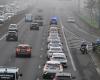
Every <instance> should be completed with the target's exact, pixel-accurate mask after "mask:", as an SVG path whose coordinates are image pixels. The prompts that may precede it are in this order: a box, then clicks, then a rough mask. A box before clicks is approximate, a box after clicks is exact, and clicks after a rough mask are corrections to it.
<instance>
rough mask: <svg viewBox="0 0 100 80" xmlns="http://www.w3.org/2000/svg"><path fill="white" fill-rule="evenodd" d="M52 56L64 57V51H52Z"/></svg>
mask: <svg viewBox="0 0 100 80" xmlns="http://www.w3.org/2000/svg"><path fill="white" fill-rule="evenodd" d="M52 56H53V57H66V56H65V54H64V53H53V54H52Z"/></svg>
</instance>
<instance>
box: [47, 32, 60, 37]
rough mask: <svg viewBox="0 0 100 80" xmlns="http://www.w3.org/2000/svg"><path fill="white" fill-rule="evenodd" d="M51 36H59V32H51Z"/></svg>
mask: <svg viewBox="0 0 100 80" xmlns="http://www.w3.org/2000/svg"><path fill="white" fill-rule="evenodd" d="M49 36H59V34H58V32H57V33H51V32H50V33H49Z"/></svg>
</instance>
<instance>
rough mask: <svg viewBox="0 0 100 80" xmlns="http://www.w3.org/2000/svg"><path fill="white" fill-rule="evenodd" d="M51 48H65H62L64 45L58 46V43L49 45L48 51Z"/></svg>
mask: <svg viewBox="0 0 100 80" xmlns="http://www.w3.org/2000/svg"><path fill="white" fill-rule="evenodd" d="M51 47H62V48H63V46H62V44H58V43H51V42H50V43H49V44H48V49H50V48H51Z"/></svg>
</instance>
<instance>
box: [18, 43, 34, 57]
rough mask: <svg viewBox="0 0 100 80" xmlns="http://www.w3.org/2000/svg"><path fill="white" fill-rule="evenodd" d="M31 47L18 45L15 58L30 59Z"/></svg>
mask: <svg viewBox="0 0 100 80" xmlns="http://www.w3.org/2000/svg"><path fill="white" fill-rule="evenodd" d="M31 53H32V47H31V46H30V45H29V44H19V45H18V46H17V47H16V57H23V56H25V57H31Z"/></svg>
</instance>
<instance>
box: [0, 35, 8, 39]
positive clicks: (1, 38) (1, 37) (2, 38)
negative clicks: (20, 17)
mask: <svg viewBox="0 0 100 80" xmlns="http://www.w3.org/2000/svg"><path fill="white" fill-rule="evenodd" d="M7 34H8V33H6V34H4V35H3V36H2V37H1V38H0V41H1V40H2V39H4V38H5V37H6V36H7Z"/></svg>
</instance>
